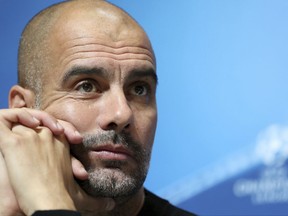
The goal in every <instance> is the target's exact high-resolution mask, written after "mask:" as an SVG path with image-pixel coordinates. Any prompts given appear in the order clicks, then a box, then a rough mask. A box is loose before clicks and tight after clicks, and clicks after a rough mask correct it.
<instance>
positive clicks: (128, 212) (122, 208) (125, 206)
mask: <svg viewBox="0 0 288 216" xmlns="http://www.w3.org/2000/svg"><path fill="white" fill-rule="evenodd" d="M144 199H145V194H144V188H141V189H140V190H139V191H138V192H137V193H136V194H133V195H131V196H129V197H125V198H117V199H115V202H116V206H115V208H114V209H113V210H112V211H109V212H101V213H98V212H96V211H93V212H81V215H82V216H96V215H97V216H137V215H138V213H139V212H140V210H141V208H142V207H143V204H144Z"/></svg>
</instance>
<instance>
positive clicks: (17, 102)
mask: <svg viewBox="0 0 288 216" xmlns="http://www.w3.org/2000/svg"><path fill="white" fill-rule="evenodd" d="M34 101H35V94H34V92H32V91H31V90H29V89H25V88H23V87H21V86H19V85H15V86H13V87H12V88H11V89H10V92H9V108H22V107H28V108H31V107H33V106H34Z"/></svg>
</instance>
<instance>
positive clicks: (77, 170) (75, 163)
mask: <svg viewBox="0 0 288 216" xmlns="http://www.w3.org/2000/svg"><path fill="white" fill-rule="evenodd" d="M71 162H72V171H73V174H74V177H75V178H76V179H78V180H87V179H88V173H87V171H86V170H85V168H84V166H83V164H82V163H81V162H80V161H79V160H77V159H76V158H75V157H73V156H72V157H71Z"/></svg>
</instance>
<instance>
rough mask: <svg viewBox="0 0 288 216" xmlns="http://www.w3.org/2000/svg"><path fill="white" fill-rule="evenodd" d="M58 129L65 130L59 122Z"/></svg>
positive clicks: (57, 123)
mask: <svg viewBox="0 0 288 216" xmlns="http://www.w3.org/2000/svg"><path fill="white" fill-rule="evenodd" d="M56 127H57V128H58V129H59V130H63V129H64V128H63V127H62V125H61V124H60V123H59V122H56Z"/></svg>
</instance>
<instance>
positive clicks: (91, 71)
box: [61, 66, 158, 85]
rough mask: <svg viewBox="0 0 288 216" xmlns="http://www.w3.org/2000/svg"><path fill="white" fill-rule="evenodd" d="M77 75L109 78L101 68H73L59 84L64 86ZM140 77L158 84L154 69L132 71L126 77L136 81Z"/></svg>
mask: <svg viewBox="0 0 288 216" xmlns="http://www.w3.org/2000/svg"><path fill="white" fill-rule="evenodd" d="M78 75H97V76H100V77H106V78H108V77H109V73H108V72H107V71H106V70H105V69H104V68H102V67H93V68H87V67H82V66H81V67H79V66H77V67H73V68H72V69H70V70H68V71H67V72H66V73H65V74H64V76H63V78H62V80H61V83H62V84H65V83H66V82H67V81H68V80H69V79H70V77H73V76H78ZM141 77H152V79H153V80H154V81H155V83H156V85H157V84H158V76H157V74H156V72H155V70H154V69H152V68H149V69H134V70H132V71H131V72H130V75H128V79H136V78H141Z"/></svg>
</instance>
